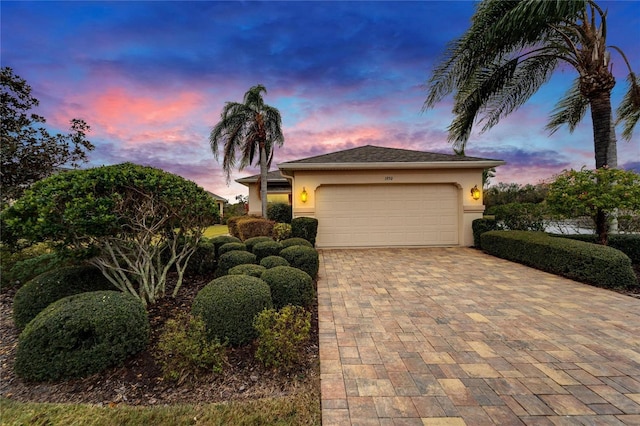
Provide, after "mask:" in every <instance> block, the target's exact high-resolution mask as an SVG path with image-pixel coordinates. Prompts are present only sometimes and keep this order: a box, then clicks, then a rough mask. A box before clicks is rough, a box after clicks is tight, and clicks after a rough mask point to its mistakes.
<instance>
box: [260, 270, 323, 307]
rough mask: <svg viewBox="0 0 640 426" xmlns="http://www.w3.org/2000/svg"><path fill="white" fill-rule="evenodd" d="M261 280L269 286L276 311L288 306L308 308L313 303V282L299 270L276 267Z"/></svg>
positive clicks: (263, 275)
mask: <svg viewBox="0 0 640 426" xmlns="http://www.w3.org/2000/svg"><path fill="white" fill-rule="evenodd" d="M260 278H262V281H264V282H266V283H267V284H269V288H270V289H271V300H273V306H274V307H275V308H276V309H280V308H282V307H284V306H286V305H296V306H303V307H308V306H309V305H311V302H313V298H314V291H313V280H312V279H311V277H310V276H309V274H307V273H306V272H304V271H301V270H300V269H298V268H292V267H290V266H276V267H275V268H271V269H267V270H266V271H264V272H263V273H262V276H261V277H260Z"/></svg>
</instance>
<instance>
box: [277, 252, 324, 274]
mask: <svg viewBox="0 0 640 426" xmlns="http://www.w3.org/2000/svg"><path fill="white" fill-rule="evenodd" d="M280 256H281V257H284V258H285V259H287V262H289V264H290V265H291V266H293V267H294V268H298V269H301V270H303V271H305V272H306V273H307V274H309V276H310V277H311V278H315V277H316V276H317V275H318V269H319V268H320V259H319V257H318V252H317V251H316V249H314V248H312V247H306V246H291V247H287V248H285V249H283V250H282V251H281V252H280Z"/></svg>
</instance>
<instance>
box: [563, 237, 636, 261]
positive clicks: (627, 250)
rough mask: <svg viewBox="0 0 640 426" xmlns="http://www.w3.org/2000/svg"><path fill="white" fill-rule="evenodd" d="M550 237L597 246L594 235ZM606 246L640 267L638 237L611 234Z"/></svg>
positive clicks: (596, 239)
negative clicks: (627, 257)
mask: <svg viewBox="0 0 640 426" xmlns="http://www.w3.org/2000/svg"><path fill="white" fill-rule="evenodd" d="M552 236H554V237H562V238H570V239H572V240H578V241H585V242H587V243H594V244H598V236H597V235H594V234H573V235H565V234H553V235H552ZM608 245H609V247H613V248H614V249H618V250H620V251H621V252H623V253H624V254H626V255H627V256H629V259H631V263H633V264H636V265H640V235H627V234H612V235H609V243H608Z"/></svg>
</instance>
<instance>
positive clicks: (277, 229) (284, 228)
mask: <svg viewBox="0 0 640 426" xmlns="http://www.w3.org/2000/svg"><path fill="white" fill-rule="evenodd" d="M290 237H291V224H290V223H276V224H275V225H273V238H274V239H275V240H276V241H282V240H286V239H287V238H290Z"/></svg>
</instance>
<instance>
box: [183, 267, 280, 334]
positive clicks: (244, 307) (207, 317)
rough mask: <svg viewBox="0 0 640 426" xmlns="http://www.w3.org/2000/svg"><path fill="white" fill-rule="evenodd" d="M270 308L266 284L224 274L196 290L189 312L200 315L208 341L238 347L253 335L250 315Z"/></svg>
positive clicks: (256, 279)
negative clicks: (226, 342) (215, 340)
mask: <svg viewBox="0 0 640 426" xmlns="http://www.w3.org/2000/svg"><path fill="white" fill-rule="evenodd" d="M272 307H273V303H272V302H271V293H270V291H269V286H268V285H267V283H265V282H264V281H262V280H261V279H259V278H256V277H250V276H248V275H227V276H224V277H221V278H217V279H215V280H213V281H211V282H210V283H209V284H207V285H206V286H205V287H204V288H203V289H202V290H200V292H198V294H197V295H196V297H195V299H194V300H193V307H192V310H191V312H192V314H193V315H196V316H197V315H199V316H201V317H202V319H203V320H204V322H205V324H206V328H207V337H208V338H209V339H210V340H214V339H219V340H220V341H222V342H225V341H228V342H229V343H230V344H231V345H233V346H240V345H244V344H246V343H249V342H251V341H252V340H253V339H254V338H255V337H256V334H257V333H256V331H255V329H254V328H253V318H254V317H255V316H256V315H257V314H258V313H260V312H262V310H263V309H271V308H272Z"/></svg>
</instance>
